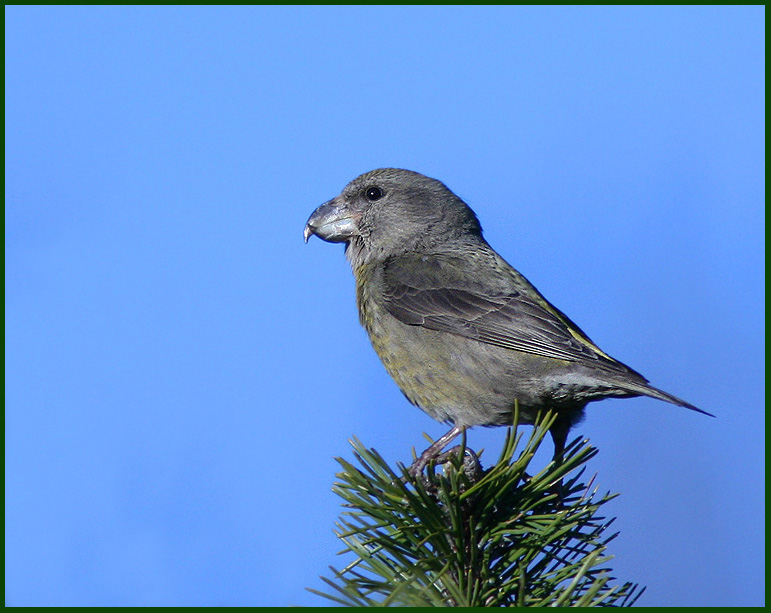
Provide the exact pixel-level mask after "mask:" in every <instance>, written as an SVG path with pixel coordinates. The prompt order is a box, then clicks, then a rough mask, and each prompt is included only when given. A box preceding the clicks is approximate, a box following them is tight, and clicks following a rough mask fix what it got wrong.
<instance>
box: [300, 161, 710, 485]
mask: <svg viewBox="0 0 771 613" xmlns="http://www.w3.org/2000/svg"><path fill="white" fill-rule="evenodd" d="M313 235H315V236H317V237H319V238H320V239H322V240H324V241H326V242H330V243H345V255H346V258H347V259H348V261H349V263H350V265H351V269H352V271H353V275H354V278H355V285H356V303H357V307H358V313H359V320H360V322H361V324H362V326H363V327H364V329H365V330H366V332H367V334H368V336H369V340H370V342H371V344H372V347H373V348H374V350H375V352H376V353H377V355H378V356H379V358H380V360H381V361H382V363H383V365H384V366H385V369H386V370H387V371H388V373H389V374H390V376H391V377H392V378H393V380H394V381H395V382H396V384H397V385H398V387H399V388H400V390H401V391H402V393H403V394H404V396H406V398H407V400H408V401H409V402H410V403H412V404H413V405H415V406H417V407H419V408H420V409H422V410H423V411H424V412H425V413H427V414H428V415H429V416H431V417H432V418H434V419H436V420H438V421H440V422H445V423H447V424H449V425H450V426H451V428H450V430H449V431H448V432H447V433H446V434H444V435H443V436H441V437H440V438H439V439H437V440H436V441H435V442H434V443H433V444H432V445H430V446H429V447H428V448H427V449H426V450H425V451H424V452H423V453H422V454H421V455H420V457H418V458H417V459H416V460H415V462H414V463H413V464H412V465H411V466H410V468H409V472H410V474H412V475H413V476H415V475H418V474H420V473H421V472H422V471H423V470H424V469H425V467H426V466H427V465H428V464H429V462H431V460H433V459H435V458H436V457H437V456H438V455H439V454H440V453H441V452H442V450H443V449H444V448H445V447H446V446H447V445H448V444H449V443H450V442H451V441H452V440H453V439H455V438H456V437H457V436H458V435H460V434H461V433H462V432H464V431H465V430H466V429H467V428H471V427H474V426H501V425H511V423H512V420H513V416H514V411H515V407H516V410H517V411H518V416H519V422H520V423H524V424H533V423H535V422H536V420H537V418H538V416H539V414H541V413H542V412H543V411H547V410H551V411H553V412H555V414H556V418H555V420H554V422H553V423H552V425H551V427H550V429H549V433H550V435H551V438H552V440H553V442H554V456H553V459H554V461H560V460H561V458H562V456H563V453H564V451H565V447H566V441H567V437H568V434H569V432H570V430H571V429H572V428H573V427H574V426H575V425H577V424H578V423H579V422H580V421H581V420H582V419H583V417H584V412H585V408H586V405H587V404H588V403H590V402H594V401H597V400H602V399H605V398H632V397H637V396H649V397H651V398H656V399H658V400H662V401H664V402H668V403H671V404H674V405H678V406H681V407H685V408H687V409H690V410H692V411H696V412H698V413H703V414H705V415H710V416H713V415H712V414H711V413H707V412H706V411H704V410H702V409H700V408H698V407H696V406H694V405H693V404H690V403H689V402H686V401H685V400H681V399H680V398H678V397H676V396H673V395H672V394H669V393H667V392H665V391H662V390H660V389H658V388H656V387H653V386H652V385H650V383H649V382H648V380H647V379H646V378H645V377H643V376H642V375H641V374H640V373H638V372H636V371H635V370H632V369H631V368H630V367H629V366H626V365H625V364H623V363H622V362H620V361H618V360H616V359H614V358H612V357H611V356H610V355H608V354H607V353H605V352H604V351H603V350H602V349H600V348H599V347H598V346H597V345H596V344H595V343H594V342H592V341H591V340H590V338H589V337H588V336H587V335H586V334H585V333H584V332H583V331H582V330H581V329H580V328H579V327H578V326H577V325H576V324H575V323H573V321H572V320H571V319H570V318H568V316H567V315H565V314H564V313H563V312H562V311H560V310H559V309H557V308H556V307H555V306H553V305H552V304H551V303H550V302H549V301H548V300H547V299H546V298H544V296H543V295H542V294H541V293H540V292H539V291H538V290H537V289H536V288H535V286H533V285H532V284H531V283H530V282H529V281H528V280H527V279H526V278H525V277H524V276H523V275H522V274H521V273H520V272H518V271H517V270H516V269H514V267H512V266H511V265H510V264H509V263H508V262H507V261H506V260H504V259H503V257H502V256H501V255H499V254H498V252H497V251H495V250H494V249H493V248H492V247H491V246H490V245H489V244H488V242H487V241H486V240H485V239H484V237H483V235H482V227H481V225H480V222H479V220H478V218H477V216H476V214H475V213H474V211H473V210H472V209H471V208H470V207H469V206H468V205H467V204H466V203H465V202H464V201H463V200H462V199H461V198H460V197H458V196H457V195H456V194H454V193H453V192H452V191H451V190H450V189H449V188H448V187H447V186H446V185H445V184H444V183H442V182H441V181H438V180H436V179H432V178H430V177H427V176H425V175H422V174H420V173H417V172H414V171H411V170H405V169H400V168H379V169H376V170H372V171H370V172H366V173H364V174H362V175H360V176H359V177H357V178H355V179H353V180H352V181H351V182H350V183H348V185H346V186H345V188H344V189H343V190H342V192H341V193H340V194H339V195H338V196H336V197H335V198H333V199H332V200H329V201H327V202H325V203H324V204H322V205H320V206H319V207H318V208H316V210H314V211H313V213H311V215H310V217H309V218H308V221H307V223H306V224H305V228H304V232H303V237H304V239H305V242H306V243H307V242H308V240H309V239H310V237H311V236H313ZM713 417H714V416H713Z"/></svg>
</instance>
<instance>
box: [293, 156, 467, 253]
mask: <svg viewBox="0 0 771 613" xmlns="http://www.w3.org/2000/svg"><path fill="white" fill-rule="evenodd" d="M312 234H315V235H316V236H318V237H319V238H321V239H322V240H325V241H327V242H330V243H341V242H345V243H346V253H347V254H348V257H349V259H351V262H352V263H353V264H355V265H358V264H363V263H366V262H368V261H371V260H373V259H384V258H386V257H388V256H392V255H398V254H400V253H406V252H408V251H418V252H420V251H426V250H430V249H432V248H436V247H437V246H439V245H441V244H443V243H446V242H448V241H452V240H456V239H458V238H462V237H476V238H479V237H481V234H482V229H481V227H480V225H479V221H478V220H477V217H476V215H475V214H474V212H473V211H472V210H471V209H470V208H469V207H468V205H467V204H466V203H465V202H463V200H461V199H460V198H458V196H456V195H455V194H453V193H452V192H451V191H450V190H449V189H448V188H447V187H446V186H445V185H444V184H443V183H441V182H439V181H437V180H436V179H431V178H429V177H426V176H424V175H421V174H419V173H417V172H412V171H410V170H402V169H398V168H380V169H378V170H372V171H370V172H367V173H365V174H363V175H361V176H359V177H357V178H356V179H354V180H353V181H351V182H350V183H349V184H348V185H346V186H345V189H343V191H342V193H341V194H340V195H339V196H337V197H335V198H333V199H332V200H330V201H328V202H325V203H324V204H322V205H321V206H320V207H319V208H317V209H316V210H315V211H314V212H313V213H312V214H311V216H310V218H309V219H308V223H307V224H306V225H305V232H304V236H305V240H306V242H307V241H308V239H309V238H310V236H311V235H312Z"/></svg>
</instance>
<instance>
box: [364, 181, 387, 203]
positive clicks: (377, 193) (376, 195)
mask: <svg viewBox="0 0 771 613" xmlns="http://www.w3.org/2000/svg"><path fill="white" fill-rule="evenodd" d="M364 195H365V196H366V197H367V200H372V201H373V202H374V201H375V200H380V199H381V198H382V197H383V190H382V189H380V188H379V187H377V186H375V185H373V186H372V187H368V188H367V189H366V190H365V191H364Z"/></svg>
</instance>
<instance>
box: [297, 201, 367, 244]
mask: <svg viewBox="0 0 771 613" xmlns="http://www.w3.org/2000/svg"><path fill="white" fill-rule="evenodd" d="M355 233H356V219H355V218H354V217H353V216H352V215H351V213H350V211H349V210H348V209H347V208H346V207H345V206H343V205H342V204H340V203H339V202H338V201H337V199H336V198H335V199H333V200H330V201H329V202H325V203H324V204H322V205H321V206H320V207H319V208H317V209H316V210H315V211H313V213H311V216H310V217H309V218H308V223H306V224H305V230H304V231H303V238H305V242H306V243H307V242H308V239H309V238H310V237H311V234H315V235H316V236H318V237H319V238H320V239H322V240H325V241H327V242H328V243H342V242H344V241H347V240H348V239H349V238H351V237H352V236H353V235H354V234H355Z"/></svg>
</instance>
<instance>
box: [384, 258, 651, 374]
mask: <svg viewBox="0 0 771 613" xmlns="http://www.w3.org/2000/svg"><path fill="white" fill-rule="evenodd" d="M383 280H384V301H385V307H386V309H387V310H388V312H389V313H390V314H391V315H393V316H394V317H396V318H397V319H398V320H400V321H401V322H403V323H405V324H408V325H413V326H423V327H425V328H428V329H431V330H437V331H440V332H448V333H451V334H457V335H460V336H464V337H467V338H470V339H474V340H477V341H481V342H483V343H488V344H490V345H496V346H498V347H503V348H505V349H513V350H516V351H523V352H525V353H530V354H534V355H539V356H543V357H546V358H554V359H558V360H567V361H571V362H584V363H586V362H590V363H592V364H593V365H596V366H600V367H604V368H607V369H609V370H612V371H616V372H618V371H623V372H627V373H629V372H632V373H634V371H632V370H631V369H629V368H628V367H627V366H625V365H623V364H621V363H620V362H618V361H616V360H614V359H613V358H611V357H610V356H608V355H607V354H605V353H604V352H603V351H602V350H600V349H599V348H598V347H597V346H596V345H595V344H594V343H592V341H591V340H590V339H589V337H587V336H586V334H584V333H583V332H582V331H581V329H580V328H579V327H578V326H576V325H575V324H574V323H573V322H571V321H570V319H568V317H567V316H565V315H564V314H563V313H561V312H560V311H559V310H557V309H556V308H555V307H553V306H552V305H551V304H550V303H549V302H548V301H547V300H546V299H545V298H544V297H543V296H542V295H541V294H540V293H539V292H538V290H536V289H535V288H534V287H533V286H532V285H531V284H530V283H529V282H528V281H527V279H525V278H524V277H523V276H522V275H520V274H519V273H518V272H517V271H516V270H514V269H513V268H511V267H510V266H509V265H508V264H506V263H505V262H504V261H503V260H502V259H500V258H497V257H494V256H492V255H490V254H485V255H483V256H479V255H478V254H477V255H474V256H471V257H464V258H460V257H453V256H436V255H418V254H415V255H406V256H405V255H402V256H398V257H395V258H392V259H390V260H388V261H387V262H386V263H385V265H384V268H383ZM635 374H638V373H635Z"/></svg>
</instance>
